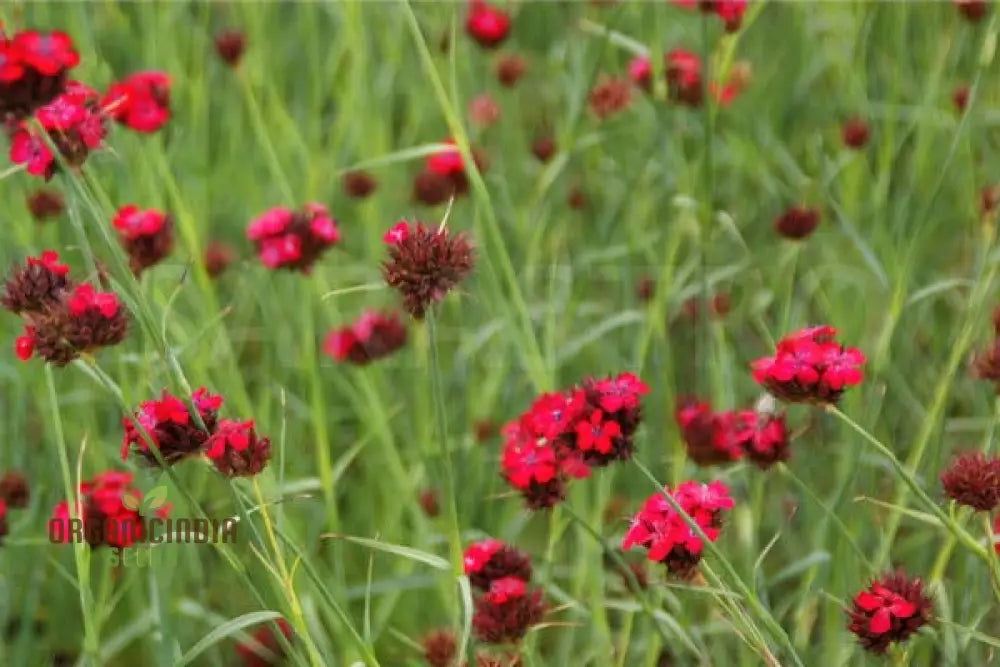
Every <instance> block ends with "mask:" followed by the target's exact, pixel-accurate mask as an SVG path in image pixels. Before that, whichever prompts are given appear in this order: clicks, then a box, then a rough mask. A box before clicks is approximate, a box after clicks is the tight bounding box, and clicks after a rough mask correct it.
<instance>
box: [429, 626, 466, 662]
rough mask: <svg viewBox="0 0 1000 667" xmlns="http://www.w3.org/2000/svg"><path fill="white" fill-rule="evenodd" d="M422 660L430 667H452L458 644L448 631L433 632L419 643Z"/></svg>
mask: <svg viewBox="0 0 1000 667" xmlns="http://www.w3.org/2000/svg"><path fill="white" fill-rule="evenodd" d="M420 644H421V646H422V647H423V652H424V660H426V661H427V664H428V665H430V667H453V665H454V661H455V654H456V653H457V652H458V643H457V642H456V641H455V635H453V634H452V633H451V631H450V630H434V631H433V632H430V633H428V634H427V635H426V636H425V637H424V638H423V639H422V640H421V642H420Z"/></svg>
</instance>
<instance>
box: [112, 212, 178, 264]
mask: <svg viewBox="0 0 1000 667" xmlns="http://www.w3.org/2000/svg"><path fill="white" fill-rule="evenodd" d="M111 224H112V225H114V228H115V229H116V230H118V235H119V237H120V239H121V242H122V247H123V248H124V249H125V253H126V254H127V255H128V258H129V266H130V268H131V269H132V272H133V273H135V275H139V274H140V273H142V272H143V271H144V270H146V269H148V268H149V267H151V266H154V265H156V264H158V263H159V262H160V261H161V260H163V258H164V257H166V256H167V255H169V254H170V252H171V251H172V250H173V248H174V230H173V222H172V221H171V219H170V216H169V215H167V214H166V213H164V212H162V211H157V210H156V209H146V210H141V209H140V208H139V207H138V206H136V205H134V204H128V205H126V206H122V207H121V208H119V209H118V212H117V213H116V214H115V217H114V218H112V220H111Z"/></svg>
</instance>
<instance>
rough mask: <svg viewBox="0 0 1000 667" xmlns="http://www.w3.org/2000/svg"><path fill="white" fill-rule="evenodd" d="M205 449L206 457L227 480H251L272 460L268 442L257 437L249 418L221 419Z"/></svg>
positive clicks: (269, 442)
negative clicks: (249, 478)
mask: <svg viewBox="0 0 1000 667" xmlns="http://www.w3.org/2000/svg"><path fill="white" fill-rule="evenodd" d="M205 446H206V449H205V455H206V456H207V457H208V458H209V459H211V461H212V463H214V464H215V467H216V469H217V470H218V471H219V472H221V473H222V474H223V475H226V476H227V477H252V476H254V475H256V474H257V473H259V472H260V471H261V470H263V469H264V467H265V466H266V465H267V462H268V461H269V460H270V459H271V441H270V440H268V439H267V438H263V437H258V436H257V432H256V431H255V430H254V425H253V420H252V419H250V420H247V421H237V420H234V419H223V420H221V421H220V422H219V425H218V427H217V429H216V431H215V433H213V434H212V436H211V437H210V438H209V439H208V441H207V442H206V443H205Z"/></svg>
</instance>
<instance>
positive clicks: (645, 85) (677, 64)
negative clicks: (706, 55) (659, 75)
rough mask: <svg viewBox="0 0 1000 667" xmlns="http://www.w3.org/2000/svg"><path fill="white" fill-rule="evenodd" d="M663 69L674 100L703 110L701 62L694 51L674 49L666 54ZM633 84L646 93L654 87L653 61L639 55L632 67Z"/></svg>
mask: <svg viewBox="0 0 1000 667" xmlns="http://www.w3.org/2000/svg"><path fill="white" fill-rule="evenodd" d="M663 70H664V74H665V76H666V79H667V88H668V90H669V92H670V99H672V100H674V101H675V102H678V103H679V104H684V105H686V106H689V107H699V106H701V103H702V98H703V96H704V86H703V84H702V76H701V59H700V58H699V57H698V56H697V55H696V54H694V53H692V52H691V51H687V50H684V49H673V50H672V51H668V52H667V53H665V54H663ZM628 75H629V78H630V79H631V80H632V83H634V84H635V85H637V86H639V87H640V88H642V89H643V90H645V91H646V92H649V91H650V90H652V87H653V66H652V64H651V63H650V61H649V58H647V57H645V56H639V57H637V58H635V59H633V60H632V62H630V63H629V66H628Z"/></svg>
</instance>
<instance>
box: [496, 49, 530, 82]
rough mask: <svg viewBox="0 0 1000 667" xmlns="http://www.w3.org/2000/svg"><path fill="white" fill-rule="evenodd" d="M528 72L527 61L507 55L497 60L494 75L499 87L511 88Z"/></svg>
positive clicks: (515, 55) (514, 55)
mask: <svg viewBox="0 0 1000 667" xmlns="http://www.w3.org/2000/svg"><path fill="white" fill-rule="evenodd" d="M527 71H528V61H526V60H525V59H524V58H522V57H521V56H519V55H517V54H516V53H514V54H509V55H505V56H502V57H500V58H499V59H498V60H497V67H496V75H497V81H499V82H500V85H501V86H505V87H507V88H510V87H512V86H513V85H514V84H516V83H517V82H518V80H519V79H520V78H521V77H522V76H524V73H525V72H527Z"/></svg>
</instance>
